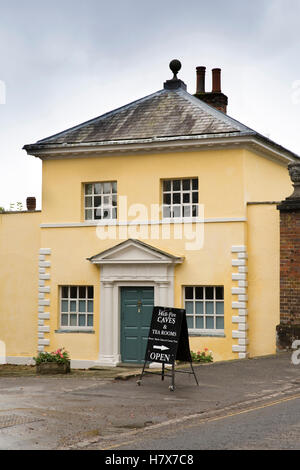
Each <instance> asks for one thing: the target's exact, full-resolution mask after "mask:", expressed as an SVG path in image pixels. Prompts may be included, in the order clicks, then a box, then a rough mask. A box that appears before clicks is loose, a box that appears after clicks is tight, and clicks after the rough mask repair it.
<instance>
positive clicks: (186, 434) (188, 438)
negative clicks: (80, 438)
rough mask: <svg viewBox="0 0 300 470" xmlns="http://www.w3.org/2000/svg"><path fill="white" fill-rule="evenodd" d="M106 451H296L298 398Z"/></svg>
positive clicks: (298, 444) (179, 427)
mask: <svg viewBox="0 0 300 470" xmlns="http://www.w3.org/2000/svg"><path fill="white" fill-rule="evenodd" d="M107 449H108V450H110V449H111V450H112V449H114V450H115V451H117V450H165V449H168V450H204V449H205V450H246V449H248V450H254V449H256V450H277V449H278V450H286V449H288V450H299V449H300V396H299V395H298V397H296V398H293V397H289V398H286V399H282V400H278V401H276V402H273V403H267V404H264V405H260V406H257V407H253V408H250V409H248V410H239V411H236V412H233V413H224V414H223V416H219V417H213V418H208V419H207V420H206V419H204V420H198V421H193V422H191V423H190V422H189V423H183V424H180V422H179V423H178V424H177V425H176V427H175V428H174V427H173V428H172V427H170V428H167V429H163V430H158V431H157V432H155V430H153V431H152V433H151V434H149V433H143V434H142V435H140V436H138V437H136V438H135V439H128V441H127V442H124V443H121V442H120V443H119V444H117V445H115V446H111V447H110V446H108V447H107Z"/></svg>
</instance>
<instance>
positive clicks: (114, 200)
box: [112, 196, 118, 207]
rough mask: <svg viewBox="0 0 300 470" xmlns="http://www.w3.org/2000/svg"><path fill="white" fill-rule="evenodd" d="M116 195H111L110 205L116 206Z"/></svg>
mask: <svg viewBox="0 0 300 470" xmlns="http://www.w3.org/2000/svg"><path fill="white" fill-rule="evenodd" d="M117 201H118V196H112V205H113V206H115V207H116V206H117Z"/></svg>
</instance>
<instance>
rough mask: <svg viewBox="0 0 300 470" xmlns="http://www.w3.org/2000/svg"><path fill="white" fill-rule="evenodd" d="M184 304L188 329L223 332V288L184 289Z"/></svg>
mask: <svg viewBox="0 0 300 470" xmlns="http://www.w3.org/2000/svg"><path fill="white" fill-rule="evenodd" d="M184 303H185V309H186V318H187V324H188V328H189V329H195V330H217V331H220V330H224V287H223V286H190V287H185V288H184Z"/></svg>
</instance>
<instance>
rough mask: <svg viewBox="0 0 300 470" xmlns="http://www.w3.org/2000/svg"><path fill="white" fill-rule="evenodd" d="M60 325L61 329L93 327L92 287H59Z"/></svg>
mask: <svg viewBox="0 0 300 470" xmlns="http://www.w3.org/2000/svg"><path fill="white" fill-rule="evenodd" d="M60 324H61V327H62V328H92V327H93V326H94V287H93V286H61V287H60Z"/></svg>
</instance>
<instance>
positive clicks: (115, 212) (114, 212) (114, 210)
mask: <svg viewBox="0 0 300 470" xmlns="http://www.w3.org/2000/svg"><path fill="white" fill-rule="evenodd" d="M117 214H118V210H117V208H116V207H113V208H112V210H111V218H112V219H116V218H117Z"/></svg>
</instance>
